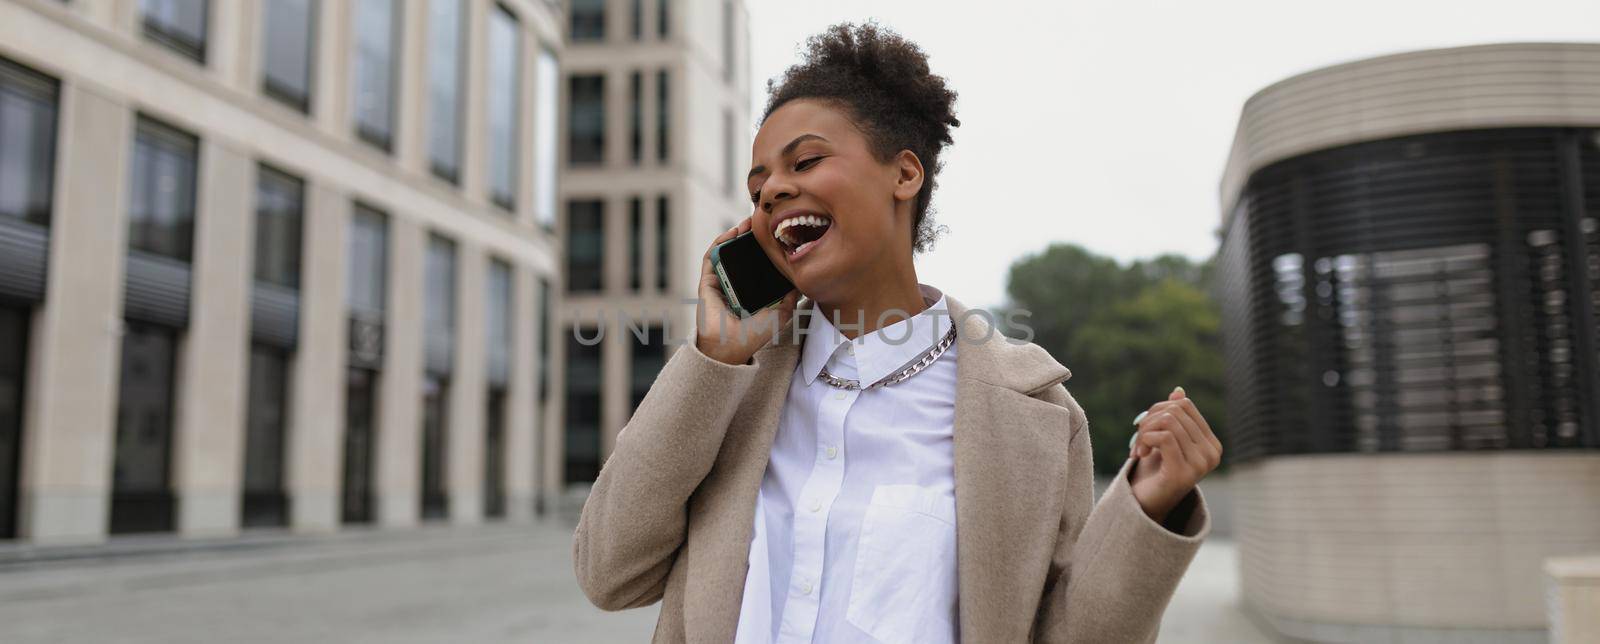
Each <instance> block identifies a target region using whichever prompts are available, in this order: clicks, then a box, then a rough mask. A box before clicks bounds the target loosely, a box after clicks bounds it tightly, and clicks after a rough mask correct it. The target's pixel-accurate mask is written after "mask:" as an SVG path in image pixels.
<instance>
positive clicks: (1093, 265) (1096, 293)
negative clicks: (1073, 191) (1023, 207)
mask: <svg viewBox="0 0 1600 644" xmlns="http://www.w3.org/2000/svg"><path fill="white" fill-rule="evenodd" d="M1211 264H1212V263H1211V262H1210V261H1209V260H1208V261H1206V262H1204V263H1200V264H1196V263H1194V262H1191V261H1190V260H1188V259H1187V258H1184V257H1182V256H1178V255H1162V256H1159V257H1156V258H1153V259H1149V260H1140V261H1136V262H1133V263H1132V264H1130V265H1128V266H1127V267H1123V266H1120V265H1119V264H1117V262H1116V261H1115V260H1113V259H1111V258H1108V257H1104V256H1100V255H1096V254H1094V253H1092V252H1090V251H1088V250H1086V249H1083V248H1082V247H1079V246H1075V245H1066V244H1055V245H1052V246H1050V247H1049V248H1047V249H1046V250H1045V251H1044V252H1042V253H1038V254H1035V255H1030V256H1028V257H1025V258H1023V259H1021V260H1019V261H1017V262H1016V263H1014V264H1013V265H1012V268H1011V274H1010V280H1009V283H1008V284H1007V292H1008V293H1009V294H1010V296H1011V300H1012V304H1011V308H1013V309H1017V310H1026V311H1028V312H1029V315H1028V316H1027V317H1023V318H1020V319H1019V323H1020V324H1026V325H1027V326H1028V327H1029V328H1030V329H1031V330H1032V335H1033V338H1032V339H1033V341H1034V342H1035V343H1037V344H1038V345H1039V346H1041V347H1043V348H1044V349H1045V350H1047V351H1049V352H1050V353H1051V355H1053V356H1055V358H1056V359H1057V360H1058V361H1060V362H1061V363H1062V364H1064V365H1066V366H1067V368H1069V369H1071V370H1072V373H1073V376H1072V380H1071V381H1069V382H1068V383H1067V385H1068V389H1069V390H1071V391H1072V394H1073V397H1075V398H1076V399H1077V400H1078V403H1079V404H1080V405H1082V406H1083V408H1084V412H1085V413H1086V414H1087V415H1088V417H1089V427H1090V430H1091V431H1092V432H1093V433H1092V434H1091V438H1092V441H1093V443H1094V452H1095V454H1094V457H1095V458H1094V460H1095V469H1096V470H1097V471H1099V472H1100V473H1102V474H1114V473H1116V471H1117V469H1118V468H1119V467H1121V465H1122V463H1123V461H1124V460H1126V459H1127V455H1128V440H1129V438H1130V437H1132V435H1133V424H1132V422H1131V421H1132V420H1133V417H1134V416H1136V415H1138V413H1139V412H1140V411H1143V410H1145V409H1146V408H1148V407H1149V406H1150V405H1152V404H1154V403H1156V402H1158V401H1161V400H1165V399H1166V396H1167V394H1168V393H1169V392H1171V391H1172V388H1173V387H1174V386H1176V385H1182V386H1183V388H1184V390H1185V391H1186V392H1187V393H1188V395H1189V397H1190V398H1192V399H1194V401H1195V404H1196V405H1198V406H1199V407H1200V410H1201V411H1202V413H1204V414H1205V417H1206V420H1207V421H1208V422H1209V423H1210V424H1211V427H1212V429H1213V430H1215V431H1217V432H1218V434H1219V436H1221V434H1222V432H1223V424H1224V423H1223V409H1222V354H1221V349H1220V338H1219V325H1220V316H1219V313H1218V310H1217V306H1216V304H1215V302H1214V301H1213V300H1212V299H1211V297H1210V295H1209V293H1210V288H1209V282H1210V279H1211V272H1212V265H1211ZM1006 331H1007V333H1008V334H1010V335H1013V336H1024V337H1025V335H1026V334H1025V333H1024V332H1023V331H1025V330H1021V329H1016V328H1012V329H1007V330H1006ZM1224 441H1226V439H1225V438H1224Z"/></svg>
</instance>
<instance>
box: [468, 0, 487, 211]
mask: <svg viewBox="0 0 1600 644" xmlns="http://www.w3.org/2000/svg"><path fill="white" fill-rule="evenodd" d="M492 4H493V3H490V2H467V3H466V20H467V29H466V31H467V38H466V40H465V42H467V43H469V45H470V46H468V47H467V48H466V52H465V53H466V58H467V66H466V71H467V78H466V81H467V82H466V84H465V85H464V86H463V87H465V88H466V94H465V95H464V96H463V99H464V100H462V101H461V125H462V127H461V132H462V134H461V136H462V141H461V189H462V192H463V193H465V194H466V198H467V201H470V202H472V203H475V204H478V203H488V201H489V146H488V143H487V137H488V134H487V133H488V131H489V116H488V110H486V109H484V108H485V105H487V97H488V95H489V87H488V85H489V83H488V75H489V72H488V67H489V57H488V47H487V46H486V45H485V43H487V42H489V10H490V9H491V5H492Z"/></svg>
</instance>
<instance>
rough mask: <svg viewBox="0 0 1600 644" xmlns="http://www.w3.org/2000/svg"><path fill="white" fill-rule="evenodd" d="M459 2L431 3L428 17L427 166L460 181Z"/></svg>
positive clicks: (463, 56) (462, 72)
mask: <svg viewBox="0 0 1600 644" xmlns="http://www.w3.org/2000/svg"><path fill="white" fill-rule="evenodd" d="M462 15H463V14H462V4H461V0H432V3H431V4H430V5H429V15H428V46H429V48H430V49H431V51H430V52H429V55H428V165H429V167H430V169H431V170H432V171H433V174H435V175H437V176H438V177H439V178H441V179H444V180H446V181H449V182H451V183H455V182H458V181H460V180H461V87H462V82H463V81H464V80H465V79H466V77H467V74H466V65H465V62H466V53H465V51H466V50H465V49H464V48H463V47H462V44H463V42H464V41H465V36H464V31H463V26H464V24H465V23H464V21H463V20H462Z"/></svg>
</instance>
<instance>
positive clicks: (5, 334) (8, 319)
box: [0, 307, 30, 539]
mask: <svg viewBox="0 0 1600 644" xmlns="http://www.w3.org/2000/svg"><path fill="white" fill-rule="evenodd" d="M29 313H30V311H29V310H28V309H25V308H12V307H0V539H12V538H15V537H16V536H17V484H18V482H19V480H20V479H19V477H18V474H19V473H20V472H21V465H22V458H21V454H22V404H23V403H22V401H23V400H24V395H25V394H26V391H24V389H23V383H24V382H26V379H27V377H28V366H27V356H28V317H29Z"/></svg>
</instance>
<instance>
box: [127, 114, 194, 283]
mask: <svg viewBox="0 0 1600 644" xmlns="http://www.w3.org/2000/svg"><path fill="white" fill-rule="evenodd" d="M198 155H199V142H198V141H197V140H196V139H195V138H194V136H193V135H190V134H186V133H184V132H180V131H178V130H175V129H173V128H171V127H167V126H165V125H162V124H160V123H157V122H155V121H152V120H150V119H147V118H143V117H141V118H140V119H139V124H138V127H137V131H136V133H135V135H134V148H133V168H132V173H133V179H132V183H133V185H132V186H130V193H131V194H130V199H129V213H128V221H129V230H128V247H129V248H133V249H136V250H141V251H145V252H149V253H155V254H158V255H165V256H167V257H171V258H173V259H179V260H182V261H186V262H187V261H189V258H190V256H191V250H192V241H193V234H194V203H195V168H196V167H197V165H198V159H197V157H198Z"/></svg>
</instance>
